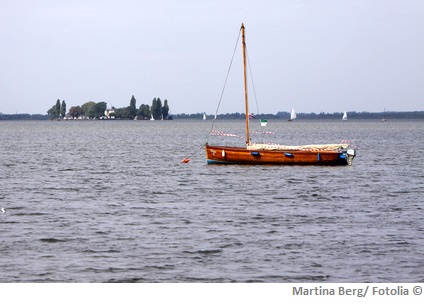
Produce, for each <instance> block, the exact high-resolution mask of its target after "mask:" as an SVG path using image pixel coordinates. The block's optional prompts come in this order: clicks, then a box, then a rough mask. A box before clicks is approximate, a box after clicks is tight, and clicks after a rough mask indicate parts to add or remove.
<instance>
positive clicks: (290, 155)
mask: <svg viewBox="0 0 424 304" xmlns="http://www.w3.org/2000/svg"><path fill="white" fill-rule="evenodd" d="M205 148H206V159H207V162H208V164H248V165H321V166H322V165H327V166H337V165H339V166H345V165H348V161H347V158H348V155H347V154H346V151H305V150H295V151H292V150H287V151H284V150H250V149H247V148H243V147H226V146H209V145H206V146H205Z"/></svg>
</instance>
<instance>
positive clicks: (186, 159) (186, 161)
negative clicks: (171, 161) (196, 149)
mask: <svg viewBox="0 0 424 304" xmlns="http://www.w3.org/2000/svg"><path fill="white" fill-rule="evenodd" d="M189 161H190V157H187V158H184V159H183V160H182V161H181V162H182V163H183V164H186V163H188V162H189Z"/></svg>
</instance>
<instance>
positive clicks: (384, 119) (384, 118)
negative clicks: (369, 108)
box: [381, 108, 387, 122]
mask: <svg viewBox="0 0 424 304" xmlns="http://www.w3.org/2000/svg"><path fill="white" fill-rule="evenodd" d="M381 121H382V122H386V121H387V119H386V108H384V114H383V118H382V119H381Z"/></svg>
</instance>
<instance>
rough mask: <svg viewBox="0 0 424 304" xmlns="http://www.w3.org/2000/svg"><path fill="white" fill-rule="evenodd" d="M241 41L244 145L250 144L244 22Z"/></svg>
mask: <svg viewBox="0 0 424 304" xmlns="http://www.w3.org/2000/svg"><path fill="white" fill-rule="evenodd" d="M241 41H242V43H241V44H242V49H243V68H244V105H245V108H246V146H248V145H250V132H249V98H248V95H247V73H246V40H245V37H244V23H242V24H241Z"/></svg>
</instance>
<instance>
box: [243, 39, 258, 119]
mask: <svg viewBox="0 0 424 304" xmlns="http://www.w3.org/2000/svg"><path fill="white" fill-rule="evenodd" d="M246 55H247V64H248V66H249V72H250V73H249V74H250V81H251V82H252V88H253V95H254V96H255V102H256V110H257V111H258V115H260V112H259V104H258V99H257V98H256V90H255V82H254V81H253V73H252V68H251V66H250V58H249V52H248V51H247V46H246Z"/></svg>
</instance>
